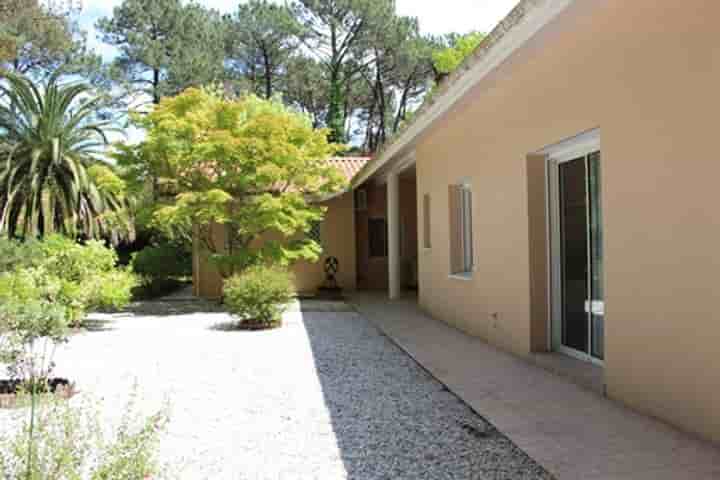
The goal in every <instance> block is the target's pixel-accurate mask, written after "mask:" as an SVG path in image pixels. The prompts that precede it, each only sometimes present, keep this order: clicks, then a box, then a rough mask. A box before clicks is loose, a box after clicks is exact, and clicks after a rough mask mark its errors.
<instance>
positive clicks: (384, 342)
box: [303, 308, 552, 479]
mask: <svg viewBox="0 0 720 480" xmlns="http://www.w3.org/2000/svg"><path fill="white" fill-rule="evenodd" d="M303 311H305V312H312V311H313V309H312V308H303ZM303 317H304V318H303V323H304V325H305V329H306V331H307V335H308V337H309V342H310V345H311V348H312V352H313V356H314V361H315V366H316V370H317V375H318V378H319V380H320V383H321V385H322V390H323V395H324V399H325V405H326V407H327V410H328V412H329V414H330V416H331V420H332V426H333V430H334V434H335V436H336V439H337V444H338V447H339V450H340V454H341V456H342V460H343V463H344V467H345V469H346V471H347V478H350V479H370V478H393V479H446V478H447V479H449V478H457V479H500V478H503V479H505V478H512V479H550V478H552V477H551V476H550V475H549V474H548V473H546V472H545V471H544V470H543V469H542V467H540V466H539V465H537V464H536V463H535V462H534V461H533V460H532V459H531V458H529V457H528V456H527V455H526V454H525V453H524V452H522V451H521V450H519V449H518V448H517V447H516V446H515V445H514V444H512V442H510V441H509V440H508V439H507V438H506V437H505V436H503V435H502V434H501V433H500V432H498V431H497V430H496V429H495V428H494V427H493V426H492V425H490V424H489V423H488V422H486V421H485V420H484V419H482V418H481V417H479V416H478V415H476V414H475V413H474V412H473V411H472V410H470V409H469V408H468V407H467V406H466V405H465V404H464V403H462V402H461V401H460V400H459V399H458V398H457V397H455V396H454V395H453V394H452V393H450V392H449V391H448V390H447V389H446V388H445V387H444V386H443V385H442V384H440V383H439V382H437V381H436V380H435V379H434V378H432V377H431V376H430V375H429V374H428V373H427V372H426V371H425V370H423V369H422V368H421V367H419V366H418V365H417V364H416V363H415V362H414V361H413V360H412V359H411V358H410V357H409V356H408V355H406V354H405V353H404V352H402V351H401V350H400V349H399V348H398V347H396V346H395V345H394V344H393V343H392V342H390V340H389V339H388V338H387V337H385V336H384V335H383V334H382V333H381V332H379V331H378V330H377V329H376V328H375V327H374V326H372V325H371V324H370V323H369V322H367V321H366V320H365V319H364V318H362V317H361V316H360V315H358V314H356V313H344V314H342V315H338V314H337V313H331V312H327V311H322V313H318V312H315V313H305V314H304V316H303Z"/></svg>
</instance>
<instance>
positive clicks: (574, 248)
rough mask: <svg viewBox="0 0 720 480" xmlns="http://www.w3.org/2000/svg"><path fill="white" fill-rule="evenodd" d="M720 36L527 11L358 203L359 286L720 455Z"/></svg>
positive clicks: (361, 176)
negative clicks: (568, 365)
mask: <svg viewBox="0 0 720 480" xmlns="http://www.w3.org/2000/svg"><path fill="white" fill-rule="evenodd" d="M718 19H720V3H715V2H701V1H697V0H692V1H689V2H676V1H671V0H660V1H658V0H652V1H651V0H635V1H633V2H627V1H623V0H524V1H522V2H521V3H520V4H519V5H518V6H517V7H516V8H515V9H514V10H513V11H512V12H511V13H510V15H509V16H508V17H507V18H506V19H505V20H504V21H503V22H502V23H501V24H500V25H499V26H498V27H497V28H496V29H495V30H494V31H493V32H492V33H491V34H490V35H489V36H488V37H487V38H486V40H485V41H484V42H483V44H482V45H481V46H480V48H479V49H478V51H477V52H476V53H475V54H474V56H473V58H471V59H469V61H468V62H467V63H466V64H465V65H464V66H463V67H462V68H461V69H460V70H459V71H458V72H456V73H455V74H454V75H452V76H451V77H450V78H449V79H448V80H447V81H446V82H445V83H444V84H443V85H441V86H440V87H439V90H438V92H437V93H436V95H435V96H434V97H433V100H432V101H431V102H430V103H428V104H426V105H425V106H424V107H423V108H422V109H421V111H420V112H419V113H418V114H417V115H416V117H415V119H414V120H413V122H412V123H411V124H410V125H409V126H408V127H407V128H406V129H405V130H404V131H403V132H402V133H401V134H400V135H399V136H398V137H397V138H396V139H395V140H394V141H392V142H391V143H390V145H389V146H388V147H387V148H386V149H385V150H384V151H382V152H381V153H379V154H378V155H377V156H376V157H375V158H374V159H372V160H371V161H369V162H368V163H367V165H365V166H364V167H363V168H362V169H361V170H360V171H359V172H358V173H357V174H355V175H354V176H353V182H352V186H353V191H352V192H347V193H345V194H344V195H343V196H341V197H339V198H340V199H344V201H345V202H346V205H345V207H343V208H344V210H343V212H350V211H351V212H353V213H352V215H351V216H350V218H351V221H349V220H348V218H347V217H345V216H344V215H345V213H343V215H342V216H343V221H345V222H348V223H347V224H345V225H344V226H334V223H335V222H337V221H338V220H332V221H331V220H330V217H329V219H328V222H327V225H323V228H324V230H323V231H324V232H330V231H331V230H333V229H335V228H342V229H345V228H352V235H350V236H349V237H348V236H346V233H347V232H343V234H342V235H339V234H337V236H334V237H333V238H334V239H333V240H332V241H329V240H330V239H329V238H328V242H327V243H325V244H324V245H326V249H327V251H328V254H330V255H334V254H333V253H332V252H333V251H337V252H338V254H337V255H338V256H339V255H347V256H346V257H343V258H344V259H343V260H341V261H340V263H341V269H342V268H343V267H342V265H346V266H347V267H348V270H347V271H346V273H347V274H348V275H349V278H345V279H343V282H344V283H345V284H346V285H345V286H346V287H347V288H348V289H352V288H362V289H381V290H387V291H388V295H389V297H390V298H398V297H399V296H401V295H402V294H403V291H404V290H405V289H411V290H415V289H416V290H417V299H418V302H419V304H420V306H421V307H422V308H423V309H424V310H425V311H427V312H428V313H429V314H431V315H432V316H433V317H435V318H437V319H439V320H442V321H444V322H447V323H449V324H451V325H453V326H455V327H457V328H458V329H460V330H462V331H464V332H466V333H468V334H470V335H473V336H477V337H480V338H482V339H484V340H485V341H487V342H489V343H491V344H493V345H496V346H497V347H499V348H502V349H504V350H507V351H509V352H512V353H514V354H516V355H518V356H521V357H524V358H527V359H530V360H533V361H536V360H537V359H538V358H540V357H544V356H552V357H553V359H559V360H557V361H558V362H559V363H563V362H564V361H567V362H572V365H573V368H576V369H579V370H583V369H586V370H587V372H588V375H590V376H596V377H597V378H600V381H601V382H602V390H603V392H604V393H605V394H606V395H607V396H608V397H610V398H613V399H615V400H618V401H620V402H622V403H624V404H626V405H628V406H630V407H632V408H634V409H636V410H638V411H640V412H642V413H645V414H648V415H651V416H654V417H657V418H660V419H663V420H665V421H667V422H669V423H671V424H673V425H676V426H678V427H679V428H682V429H684V430H688V431H693V432H696V433H698V434H700V435H702V436H704V437H706V438H709V439H712V440H714V441H720V400H719V399H720V370H718V368H719V367H718V365H717V361H716V360H717V357H718V354H719V353H720V343H719V342H720V312H719V311H718V309H717V308H716V305H717V303H718V302H717V301H718V299H720V281H718V278H720V255H718V253H717V247H718V245H720V216H719V215H718V213H717V209H716V208H715V206H716V204H718V200H719V198H720V197H719V194H718V189H717V187H716V183H717V178H718V177H719V176H720V162H718V161H716V157H717V147H716V145H715V143H716V139H715V135H717V133H716V131H717V130H718V128H720V120H718V112H720V93H719V92H720V42H718V36H717V32H718V28H717V20H718ZM350 206H352V208H350ZM337 208H338V209H340V208H341V207H337ZM332 210H333V208H331V209H330V211H332ZM329 215H330V213H329ZM350 224H352V227H350ZM326 235H328V236H330V234H329V233H326ZM333 235H335V234H333ZM335 242H338V244H337V245H336V244H335ZM340 244H343V245H345V246H349V245H353V246H354V258H353V251H352V250H350V249H348V250H347V251H343V252H344V253H340V250H339V248H340ZM353 264H354V272H353V271H352V270H353V267H352V265H353ZM314 278H315V280H317V279H318V278H320V277H317V276H316V277H314ZM538 361H539V360H538ZM553 361H555V360H553ZM476 367H477V368H478V370H479V371H480V370H481V369H482V366H481V365H477V366H476Z"/></svg>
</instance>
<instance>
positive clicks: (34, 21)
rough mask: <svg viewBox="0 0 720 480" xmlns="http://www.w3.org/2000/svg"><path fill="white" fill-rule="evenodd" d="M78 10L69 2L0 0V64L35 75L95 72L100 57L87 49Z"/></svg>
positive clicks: (13, 70)
mask: <svg viewBox="0 0 720 480" xmlns="http://www.w3.org/2000/svg"><path fill="white" fill-rule="evenodd" d="M77 13H78V9H77V8H76V7H73V4H72V3H71V2H67V3H63V2H40V1H39V0H0V67H2V68H4V69H5V70H7V71H11V72H14V73H19V74H28V75H33V76H35V77H40V76H48V75H50V74H53V73H57V72H58V71H60V70H62V71H63V72H65V73H68V74H73V73H79V74H83V75H86V76H92V75H93V74H95V73H97V71H98V70H99V69H100V58H99V57H98V56H97V55H95V54H93V53H92V52H90V51H89V50H88V48H87V43H86V37H85V33H84V32H82V31H81V30H80V29H79V27H78V25H77V23H76V22H75V21H74V20H73V17H74V16H75V15H76V14H77Z"/></svg>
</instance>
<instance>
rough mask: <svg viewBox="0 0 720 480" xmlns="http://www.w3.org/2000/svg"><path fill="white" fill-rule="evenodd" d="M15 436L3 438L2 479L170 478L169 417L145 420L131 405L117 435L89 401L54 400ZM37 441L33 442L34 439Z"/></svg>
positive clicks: (24, 422)
mask: <svg viewBox="0 0 720 480" xmlns="http://www.w3.org/2000/svg"><path fill="white" fill-rule="evenodd" d="M49 400H50V401H48V402H43V403H41V404H39V405H38V408H37V412H36V415H35V417H34V418H33V433H32V436H31V435H30V419H29V418H27V419H25V418H23V419H22V420H20V422H19V425H18V428H17V429H15V431H14V434H12V435H7V436H4V437H2V438H0V478H3V479H8V480H27V479H31V480H68V479H81V478H86V479H89V480H120V479H122V480H146V479H149V478H153V479H160V478H168V477H169V475H166V469H165V468H163V466H162V465H161V464H160V462H159V459H158V447H159V444H160V438H161V435H162V433H163V432H164V430H165V428H166V425H167V420H168V416H167V413H166V412H165V411H160V412H158V413H156V414H155V415H152V416H150V417H146V418H145V417H141V416H140V415H139V414H138V412H137V409H136V408H135V406H134V403H133V402H132V401H131V402H130V403H129V404H128V406H127V407H126V409H125V412H124V415H123V418H122V421H121V424H120V426H119V428H118V429H117V430H116V432H115V433H114V434H112V435H110V434H108V433H107V432H105V431H104V430H103V428H102V425H103V422H102V421H101V416H100V413H99V411H98V410H97V409H96V408H95V406H94V405H92V404H91V402H89V401H85V402H83V403H81V404H79V405H77V404H73V405H71V404H69V403H68V402H62V401H58V400H52V399H49ZM31 438H32V440H30V439H31Z"/></svg>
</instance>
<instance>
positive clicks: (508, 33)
mask: <svg viewBox="0 0 720 480" xmlns="http://www.w3.org/2000/svg"><path fill="white" fill-rule="evenodd" d="M574 1H575V0H522V1H521V2H520V3H518V4H517V5H516V6H515V8H513V10H512V11H511V12H510V13H509V14H508V15H507V16H506V17H505V18H504V19H503V20H502V21H501V22H500V23H499V24H498V25H497V26H496V27H495V28H494V29H493V30H492V32H490V34H488V36H487V37H485V39H484V40H483V41H482V42H481V43H480V45H478V48H477V49H476V50H475V52H474V53H473V54H472V55H471V56H470V57H469V58H467V59H466V60H465V62H464V63H463V64H462V65H461V66H460V67H459V68H458V69H457V70H456V71H455V72H453V73H452V74H451V75H450V76H449V77H448V78H447V79H446V80H445V81H444V82H443V83H441V84H440V85H439V86H438V90H437V92H436V93H435V95H434V96H433V98H431V99H430V100H429V101H427V102H425V103H424V104H423V105H422V106H421V107H420V109H419V110H417V112H416V116H415V119H414V120H413V121H411V122H409V123H408V124H407V125H406V127H405V128H404V129H403V130H401V131H400V133H399V134H398V135H397V136H396V137H395V138H394V140H393V141H391V142H390V143H389V144H387V145H386V147H384V148H383V149H382V150H381V151H380V152H379V153H378V155H377V156H376V157H375V158H374V159H373V160H371V161H370V162H368V164H367V165H365V167H363V169H362V170H360V171H359V172H358V173H357V175H356V176H355V177H354V178H353V180H352V182H351V188H357V187H358V186H359V185H361V184H362V183H364V182H365V181H367V180H368V179H369V178H370V177H372V176H373V175H374V174H375V173H376V172H377V171H378V170H379V169H380V168H381V167H384V166H385V165H387V164H388V163H390V162H391V161H392V160H393V159H394V158H396V157H397V155H398V154H399V153H402V151H403V149H405V148H406V147H407V146H408V145H409V144H411V143H412V142H413V141H415V140H416V139H417V138H418V137H419V136H420V135H421V134H422V133H423V132H424V131H425V130H426V129H427V128H429V127H430V126H431V125H432V124H434V123H435V121H436V120H438V119H439V118H440V117H442V116H443V115H444V114H446V113H447V112H448V111H449V110H450V109H451V108H452V107H453V106H455V104H456V103H457V102H458V101H459V100H460V99H462V98H463V97H464V96H465V94H466V93H467V92H468V91H469V90H470V89H471V88H473V87H474V86H475V85H477V84H478V83H479V82H480V81H481V80H482V79H483V78H485V77H486V76H487V75H488V74H490V73H491V72H492V71H494V70H495V69H496V68H497V67H498V66H500V65H501V64H502V63H503V62H504V61H505V60H506V59H508V58H509V57H510V56H511V55H512V54H513V53H514V52H515V51H516V50H517V49H519V48H520V47H522V46H523V45H525V44H526V43H527V42H528V41H530V40H531V39H532V37H534V36H535V34H536V33H538V32H539V31H540V30H541V29H542V28H543V27H545V26H546V25H547V24H549V23H550V22H551V21H552V20H554V19H555V18H556V17H557V16H558V15H560V13H562V12H563V11H564V10H565V9H566V8H567V7H568V6H570V5H571V4H572V3H573V2H574Z"/></svg>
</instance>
